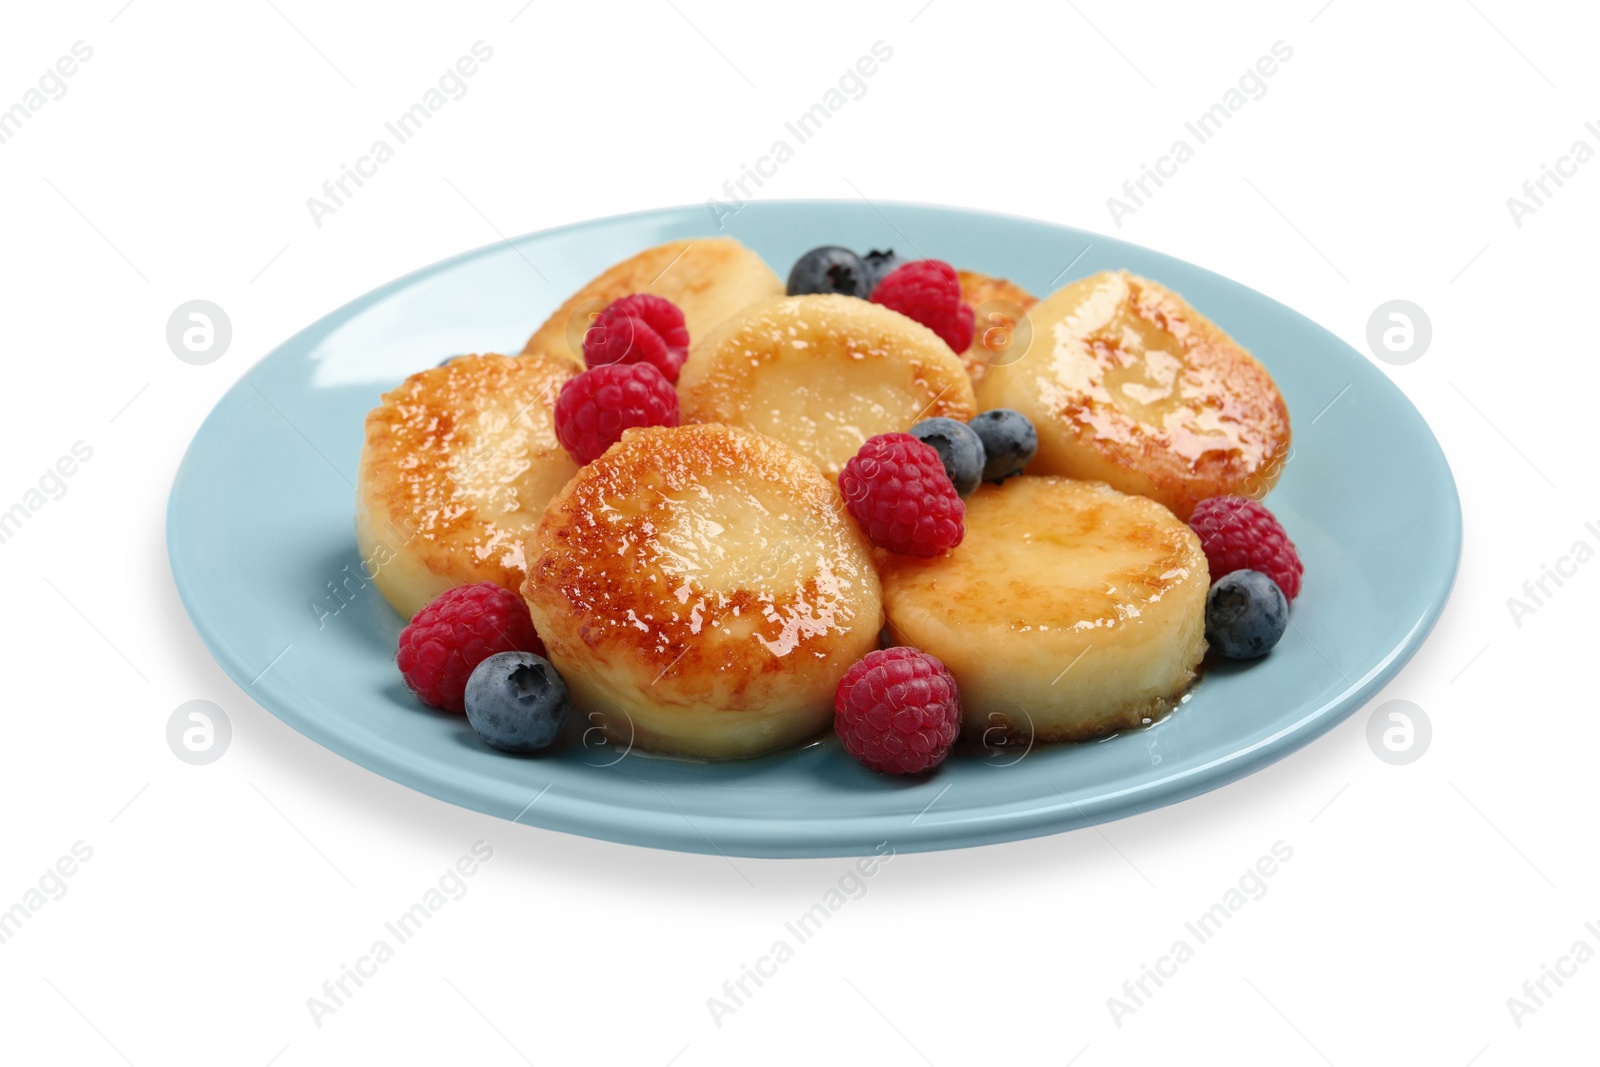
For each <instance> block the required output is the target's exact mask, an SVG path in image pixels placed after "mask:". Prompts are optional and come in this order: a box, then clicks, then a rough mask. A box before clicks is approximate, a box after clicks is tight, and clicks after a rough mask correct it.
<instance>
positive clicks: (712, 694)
mask: <svg viewBox="0 0 1600 1067" xmlns="http://www.w3.org/2000/svg"><path fill="white" fill-rule="evenodd" d="M529 557H530V558H529V566H528V578H527V581H526V582H525V583H524V584H523V589H522V591H523V595H524V597H525V599H526V600H527V602H528V606H529V609H530V610H531V611H532V613H533V620H534V625H535V627H536V628H537V629H538V631H539V634H540V636H541V637H542V638H543V639H544V642H545V646H546V648H547V649H548V650H549V654H550V659H551V661H552V662H553V663H554V664H555V665H556V668H557V669H558V670H560V671H561V674H562V677H563V678H565V679H566V681H567V685H568V687H569V689H570V690H571V692H572V694H573V699H574V701H575V704H576V706H577V707H578V708H579V710H580V711H582V712H585V713H586V714H588V715H589V717H590V719H591V720H592V721H594V722H595V723H597V724H598V725H600V726H601V727H602V728H603V729H604V730H605V731H606V733H607V734H608V735H610V736H611V737H612V738H614V739H615V740H616V741H618V742H619V743H622V744H626V743H632V744H634V745H637V746H639V747H643V748H649V749H654V750H658V751H666V752H675V753H681V754H686V755H696V756H704V757H708V758H721V757H732V756H750V755H756V754H759V753H762V752H767V751H771V750H773V749H775V748H780V747H783V746H784V745H788V744H792V743H794V742H796V741H800V740H803V739H804V738H806V737H809V736H811V735H812V734H814V733H816V732H818V731H819V730H821V729H823V728H824V727H825V726H826V725H827V724H828V722H829V721H830V720H831V716H832V714H833V691H834V688H835V687H836V686H837V684H838V681H839V679H840V678H841V677H843V675H844V672H845V671H846V670H848V669H849V667H850V665H851V664H852V663H853V662H855V660H857V659H859V658H860V657H861V656H862V655H864V654H866V653H867V652H868V651H870V650H871V649H872V648H874V647H876V645H877V638H878V631H879V628H880V625H881V620H882V596H881V590H880V587H879V584H878V575H877V572H876V571H875V570H874V569H873V565H872V556H871V549H870V546H869V545H868V543H867V541H866V539H865V538H864V537H863V536H862V535H861V533H860V531H859V530H858V529H857V528H856V526H855V524H854V522H853V521H851V520H850V518H849V517H848V516H847V515H846V514H845V513H844V506H843V501H842V500H841V499H840V497H839V493H838V490H837V489H835V488H834V487H833V485H832V484H831V483H829V482H828V481H827V480H826V479H825V478H823V477H822V476H821V474H819V473H818V472H817V469H816V468H815V467H814V466H812V465H811V464H810V463H809V462H808V461H807V460H805V459H804V458H803V457H802V456H800V455H799V454H797V453H796V452H795V451H794V450H793V449H791V448H789V447H788V446H787V445H784V444H783V443H782V442H780V441H777V440H774V439H772V438H770V437H766V436H764V435H762V434H758V433H754V432H751V431H749V430H745V429H740V428H737V427H730V426H721V425H695V426H682V427H653V428H649V429H638V430H629V431H628V432H627V433H626V434H625V435H624V436H623V438H622V440H621V441H619V442H618V443H617V444H615V445H613V446H612V447H611V448H610V449H609V450H608V451H607V452H606V453H605V455H603V456H601V457H600V458H599V459H597V460H595V461H594V462H593V463H591V464H589V465H588V466H587V467H584V468H583V469H582V471H580V472H579V474H578V476H577V477H576V478H574V479H573V480H572V481H571V482H570V483H569V484H568V485H567V487H566V488H565V489H564V490H563V491H562V492H561V493H560V495H558V496H557V497H556V499H555V500H553V501H552V502H551V504H550V507H549V509H548V511H547V512H546V514H545V516H544V519H543V521H542V522H541V523H540V524H539V527H538V530H537V532H536V533H535V535H534V537H533V539H532V540H531V541H530V543H529Z"/></svg>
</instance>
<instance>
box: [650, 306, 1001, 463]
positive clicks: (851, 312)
mask: <svg viewBox="0 0 1600 1067" xmlns="http://www.w3.org/2000/svg"><path fill="white" fill-rule="evenodd" d="M678 393H679V398H680V400H681V402H682V405H683V413H684V418H685V419H686V420H689V421H695V422H724V423H729V424H731V425H737V426H746V427H749V428H750V429H753V430H758V431H760V432H761V433H765V434H770V435H771V436H773V437H776V438H778V439H779V440H781V441H784V442H786V443H787V444H790V445H792V446H794V447H795V448H796V449H797V450H798V451H799V452H800V453H801V454H802V455H804V456H806V457H807V458H808V459H810V460H811V461H812V462H814V463H815V464H816V465H817V466H818V467H819V468H821V470H822V472H823V473H824V474H826V475H827V476H828V477H830V478H836V477H838V474H839V470H840V469H841V468H842V467H843V466H844V464H845V462H846V461H847V460H849V458H850V457H851V456H853V455H855V454H856V452H857V451H858V450H859V449H860V448H861V444H862V442H863V441H865V440H866V439H867V438H868V437H871V436H872V435H873V434H878V433H888V432H903V431H906V430H909V429H910V428H911V426H912V424H913V423H915V422H916V421H917V420H918V419H923V418H930V417H932V416H935V415H947V416H949V417H951V418H954V419H959V420H961V421H966V420H967V419H969V418H971V417H972V416H973V415H974V414H975V413H976V411H977V409H976V407H975V405H974V401H973V396H972V384H971V383H970V382H969V381H968V380H967V376H966V373H965V371H964V369H963V368H962V365H961V361H960V360H959V359H958V358H957V356H956V354H955V353H954V352H952V351H951V350H950V346H948V345H946V344H945V343H944V342H943V341H941V340H940V339H939V337H938V335H937V334H935V333H934V332H933V331H932V330H930V329H928V328H927V327H926V326H923V325H922V324H921V323H919V322H915V321H913V320H911V319H909V318H906V317H905V316H904V315H901V314H900V313H898V312H895V311H891V310H889V309H888V308H885V307H880V306H879V305H877V304H872V303H868V302H867V301H865V300H860V299H857V298H856V297H851V296H840V295H838V294H831V293H830V294H811V295H806V296H790V297H782V298H780V299H777V300H770V301H767V302H765V303H761V304H757V305H755V306H753V307H750V308H747V309H745V310H744V311H743V312H741V313H740V314H738V315H735V316H733V317H732V318H730V319H728V320H727V321H726V322H724V323H722V325H720V326H719V327H717V328H716V329H715V330H713V331H712V332H711V333H710V334H708V335H707V336H706V337H704V338H703V339H700V340H697V341H696V342H695V344H694V345H693V347H692V348H691V349H690V352H689V360H688V362H687V363H685V364H684V368H683V374H682V376H681V377H680V378H679V381H678Z"/></svg>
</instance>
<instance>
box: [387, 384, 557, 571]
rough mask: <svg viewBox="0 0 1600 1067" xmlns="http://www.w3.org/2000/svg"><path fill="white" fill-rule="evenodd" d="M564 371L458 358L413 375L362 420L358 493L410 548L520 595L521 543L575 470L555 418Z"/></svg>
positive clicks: (388, 394)
mask: <svg viewBox="0 0 1600 1067" xmlns="http://www.w3.org/2000/svg"><path fill="white" fill-rule="evenodd" d="M578 369H579V368H577V367H575V366H573V365H572V364H571V363H569V362H567V361H565V360H558V359H548V358H541V357H522V356H498V355H486V356H460V357H457V358H456V359H453V360H451V361H450V362H449V363H447V364H445V365H444V366H442V367H435V368H433V369H430V370H426V371H423V372H421V373H420V374H414V375H412V376H411V377H410V378H407V379H406V380H405V382H403V383H402V384H401V385H400V386H399V387H398V388H396V389H394V390H392V391H391V392H389V393H387V394H385V395H384V397H383V402H382V403H381V404H380V405H379V406H378V407H377V408H375V409H373V411H372V412H371V414H369V415H368V416H367V450H366V453H365V454H364V455H363V457H362V461H363V468H364V469H363V475H362V491H363V493H364V494H366V498H367V502H368V505H369V507H372V508H373V509H374V510H378V509H381V510H382V511H383V512H385V513H387V515H388V521H390V522H391V523H395V524H397V525H403V526H404V527H405V528H404V529H403V531H402V533H403V534H404V535H405V536H406V538H407V539H408V540H409V539H410V538H421V539H423V540H424V541H427V542H434V543H435V544H436V545H437V546H438V547H439V548H440V549H448V550H449V551H450V552H458V553H464V554H465V555H466V556H467V557H468V558H470V559H471V560H472V561H473V562H474V563H475V564H477V565H482V566H488V567H498V568H500V569H501V570H502V571H503V572H504V574H503V576H502V578H503V580H502V584H506V585H509V586H510V587H512V588H515V587H516V585H517V584H518V583H519V582H520V581H521V577H522V572H523V550H522V546H523V539H524V538H526V537H527V535H528V533H529V531H531V530H532V529H533V527H534V524H535V523H537V522H538V519H539V516H540V514H541V513H542V511H543V509H544V506H545V504H546V503H547V502H548V501H549V499H550V498H551V497H552V496H554V495H555V493H556V492H557V490H559V489H560V488H561V486H562V485H564V484H566V482H567V480H568V479H569V478H571V477H572V475H573V474H574V473H575V472H576V470H577V467H576V466H575V465H574V464H573V462H572V460H571V459H570V458H568V456H567V454H566V453H565V452H564V451H563V450H562V448H561V446H560V444H559V443H557V441H556V435H555V421H554V417H553V407H554V404H555V397H556V395H557V394H558V393H559V392H560V389H561V386H562V384H563V383H564V382H566V381H567V380H568V379H569V378H571V377H573V376H574V375H575V374H577V373H578Z"/></svg>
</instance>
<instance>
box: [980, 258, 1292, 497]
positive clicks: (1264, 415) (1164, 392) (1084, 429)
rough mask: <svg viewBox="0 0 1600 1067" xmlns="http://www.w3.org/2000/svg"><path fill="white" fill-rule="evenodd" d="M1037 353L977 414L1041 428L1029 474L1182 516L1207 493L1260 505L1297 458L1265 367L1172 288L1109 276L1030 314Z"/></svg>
mask: <svg viewBox="0 0 1600 1067" xmlns="http://www.w3.org/2000/svg"><path fill="white" fill-rule="evenodd" d="M1028 317H1029V318H1030V319H1031V320H1032V326H1033V343H1032V346H1031V348H1030V349H1029V351H1028V353H1027V354H1026V355H1025V356H1023V357H1022V358H1021V359H1018V360H1017V361H1016V362H1014V363H1007V364H1003V365H999V366H994V367H991V368H990V369H989V372H988V373H987V374H985V375H984V377H983V380H982V381H981V382H980V383H979V386H978V402H979V407H981V408H983V409H985V410H987V409H989V408H998V407H1009V408H1015V409H1017V410H1018V411H1020V412H1022V413H1023V414H1024V415H1027V416H1028V417H1029V418H1030V419H1032V420H1033V424H1034V426H1035V427H1036V428H1037V429H1038V431H1039V452H1038V455H1037V456H1035V457H1034V460H1033V462H1032V463H1031V464H1030V465H1029V467H1028V471H1029V473H1032V474H1065V475H1068V476H1070V477H1074V478H1088V479H1097V480H1100V481H1105V482H1108V483H1110V484H1111V485H1113V486H1115V487H1116V488H1118V489H1121V490H1122V491H1123V492H1125V493H1138V494H1140V495H1143V496H1148V497H1151V498H1152V499H1155V500H1159V501H1161V502H1162V503H1163V504H1166V505H1167V506H1168V507H1169V508H1171V509H1172V510H1173V512H1175V513H1176V514H1177V515H1178V517H1180V518H1183V519H1187V518H1188V517H1189V514H1190V512H1191V511H1193V510H1194V505H1195V504H1196V503H1198V502H1199V501H1200V500H1203V499H1205V498H1206V497H1210V496H1217V495H1220V494H1225V493H1237V494H1241V495H1247V496H1250V497H1253V498H1255V499H1260V498H1261V497H1263V496H1265V495H1266V493H1267V492H1268V491H1269V490H1270V489H1271V488H1272V486H1273V485H1274V484H1275V483H1276V482H1277V480H1278V475H1279V474H1280V473H1281V472H1282V467H1283V464H1284V462H1285V460H1286V458H1287V456H1288V453H1289V410H1288V408H1287V407H1286V406H1285V405H1284V402H1283V397H1282V396H1281V395H1280V394H1279V393H1278V387H1277V386H1276V385H1275V384H1274V383H1273V381H1272V376H1271V375H1270V374H1268V373H1267V371H1266V368H1264V367H1263V366H1261V364H1260V363H1258V362H1256V360H1255V359H1254V358H1253V357H1252V356H1251V355H1250V353H1249V352H1246V351H1245V350H1244V349H1243V348H1241V347H1239V345H1238V344H1237V343H1236V342H1235V341H1234V340H1233V338H1231V337H1229V336H1228V335H1227V334H1226V333H1224V332H1223V331H1222V330H1221V329H1219V328H1218V327H1217V326H1216V325H1215V324H1213V323H1212V322H1211V320H1209V319H1207V318H1206V317H1205V316H1204V315H1201V314H1200V313H1199V312H1198V311H1196V310H1195V309H1194V308H1192V307H1190V306H1189V305H1188V304H1187V303H1185V302H1184V300H1183V299H1182V298H1181V297H1179V296H1178V295H1177V294H1176V293H1174V292H1172V291H1171V290H1170V289H1166V288H1164V287H1163V286H1160V285H1158V284H1156V283H1155V282H1152V281H1147V280H1146V279H1144V278H1140V277H1137V276H1135V275H1132V274H1129V273H1128V272H1126V271H1113V272H1106V273H1102V274H1096V275H1093V276H1091V277H1088V278H1084V279H1082V280H1080V281H1076V282H1073V283H1072V284H1071V285H1068V286H1065V287H1064V288H1062V289H1058V290H1057V291H1056V292H1055V293H1053V294H1051V295H1050V296H1048V297H1046V298H1045V299H1044V300H1042V301H1040V302H1039V303H1038V304H1036V305H1035V306H1034V307H1033V308H1032V309H1031V310H1030V311H1029V312H1028Z"/></svg>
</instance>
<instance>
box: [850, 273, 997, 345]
mask: <svg viewBox="0 0 1600 1067" xmlns="http://www.w3.org/2000/svg"><path fill="white" fill-rule="evenodd" d="M872 302H873V303H874V304H882V305H883V306H884V307H886V308H888V309H889V310H890V311H898V312H900V314H902V315H904V316H905V317H906V318H908V319H916V320H917V321H918V322H920V323H922V325H924V326H926V327H927V328H928V329H930V330H932V331H933V332H934V333H936V334H938V335H939V337H940V339H941V340H943V341H944V343H945V344H947V345H949V346H950V347H951V348H953V349H955V350H956V351H957V352H965V351H966V350H967V349H968V347H970V346H971V344H972V308H970V307H968V306H967V305H966V304H963V303H962V302H961V279H959V278H958V277H956V270H955V268H954V267H952V266H951V265H950V264H948V263H946V262H945V261H944V260H942V259H917V260H912V261H911V262H910V263H902V264H901V265H900V266H898V267H896V268H895V269H894V270H892V271H890V272H889V273H888V274H886V275H884V278H883V281H881V282H879V283H878V287H877V288H876V289H874V290H872Z"/></svg>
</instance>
